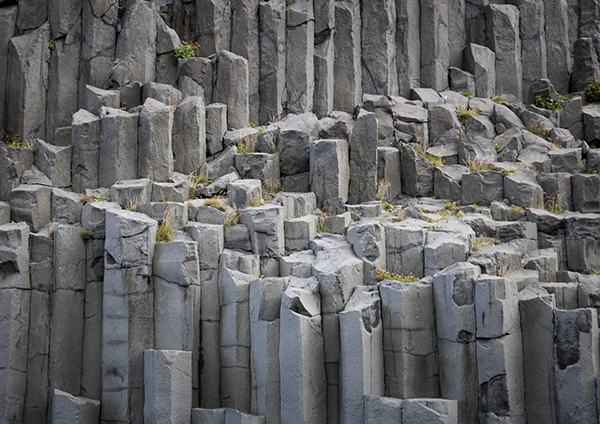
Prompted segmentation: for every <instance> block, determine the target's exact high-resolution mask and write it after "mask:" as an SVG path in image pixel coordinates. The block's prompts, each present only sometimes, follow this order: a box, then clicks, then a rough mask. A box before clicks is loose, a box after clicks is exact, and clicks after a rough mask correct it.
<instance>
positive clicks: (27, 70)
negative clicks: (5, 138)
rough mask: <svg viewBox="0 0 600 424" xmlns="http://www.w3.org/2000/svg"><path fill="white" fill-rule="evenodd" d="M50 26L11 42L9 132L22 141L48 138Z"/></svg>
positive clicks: (9, 53)
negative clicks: (18, 135)
mask: <svg viewBox="0 0 600 424" xmlns="http://www.w3.org/2000/svg"><path fill="white" fill-rule="evenodd" d="M49 41H50V25H49V24H47V23H46V24H44V25H43V26H41V27H39V28H38V29H37V30H35V31H33V32H30V33H28V34H25V35H21V36H19V37H13V38H12V39H11V40H10V43H9V45H8V67H7V69H8V80H7V87H6V88H7V90H6V99H7V101H6V106H7V109H6V131H7V132H8V133H10V134H13V135H16V134H20V136H21V139H22V140H27V139H29V138H32V137H34V138H35V137H39V138H41V139H44V138H45V137H46V90H47V88H48V68H49V65H50V49H49V48H48V42H49Z"/></svg>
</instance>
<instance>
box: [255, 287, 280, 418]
mask: <svg viewBox="0 0 600 424" xmlns="http://www.w3.org/2000/svg"><path fill="white" fill-rule="evenodd" d="M288 282H289V278H287V277H286V278H263V279H258V280H253V281H252V282H251V283H250V335H251V346H252V351H251V361H250V363H251V365H250V370H251V375H252V394H251V399H250V412H251V413H252V414H254V415H262V416H264V417H265V421H266V423H267V424H273V423H279V422H280V418H281V417H280V412H281V411H280V408H281V402H280V389H281V386H280V380H279V377H280V375H279V374H280V367H279V333H280V312H281V297H282V295H283V292H284V291H285V289H286V288H287V285H288Z"/></svg>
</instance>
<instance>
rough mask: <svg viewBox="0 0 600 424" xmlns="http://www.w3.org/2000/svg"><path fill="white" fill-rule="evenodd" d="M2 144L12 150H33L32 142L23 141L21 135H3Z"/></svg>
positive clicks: (30, 140)
mask: <svg viewBox="0 0 600 424" xmlns="http://www.w3.org/2000/svg"><path fill="white" fill-rule="evenodd" d="M3 138H4V142H5V143H6V145H7V146H8V147H12V148H14V149H29V150H33V140H32V139H29V140H25V141H23V139H22V138H21V134H15V135H9V134H4V137H3Z"/></svg>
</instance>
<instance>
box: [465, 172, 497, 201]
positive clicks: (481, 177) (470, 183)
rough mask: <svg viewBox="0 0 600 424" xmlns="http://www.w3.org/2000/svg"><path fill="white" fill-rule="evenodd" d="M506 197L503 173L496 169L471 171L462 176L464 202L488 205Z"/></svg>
mask: <svg viewBox="0 0 600 424" xmlns="http://www.w3.org/2000/svg"><path fill="white" fill-rule="evenodd" d="M503 198H504V190H503V187H502V174H501V173H500V172H496V171H480V172H470V173H468V174H465V175H463V177H462V204H463V205H470V204H473V203H479V204H484V205H488V204H490V203H492V202H493V201H501V200H502V199H503Z"/></svg>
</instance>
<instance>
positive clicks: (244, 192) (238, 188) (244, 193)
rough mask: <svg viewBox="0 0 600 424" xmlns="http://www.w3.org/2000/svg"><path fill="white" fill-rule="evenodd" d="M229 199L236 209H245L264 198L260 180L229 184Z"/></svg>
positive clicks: (239, 181) (238, 181) (237, 181)
mask: <svg viewBox="0 0 600 424" xmlns="http://www.w3.org/2000/svg"><path fill="white" fill-rule="evenodd" d="M227 197H228V198H229V202H230V203H231V206H233V207H234V208H235V209H244V208H247V207H248V206H250V205H251V203H253V202H260V200H261V197H262V192H261V183H260V180H236V181H232V182H230V183H228V184H227Z"/></svg>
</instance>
